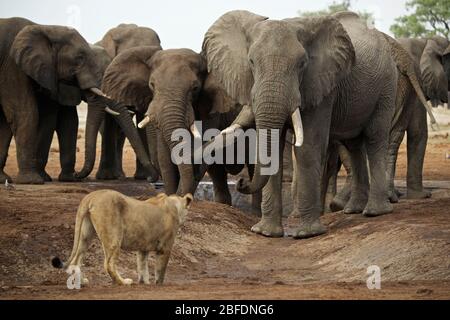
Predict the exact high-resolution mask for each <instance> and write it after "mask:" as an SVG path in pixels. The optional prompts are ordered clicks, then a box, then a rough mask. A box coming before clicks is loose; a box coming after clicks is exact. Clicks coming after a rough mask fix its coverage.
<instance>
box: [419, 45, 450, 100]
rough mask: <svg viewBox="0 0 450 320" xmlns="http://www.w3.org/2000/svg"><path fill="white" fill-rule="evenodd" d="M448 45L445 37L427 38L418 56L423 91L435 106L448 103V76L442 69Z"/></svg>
mask: <svg viewBox="0 0 450 320" xmlns="http://www.w3.org/2000/svg"><path fill="white" fill-rule="evenodd" d="M448 45H449V42H448V40H447V39H445V38H442V37H438V36H435V37H433V38H431V39H428V40H427V42H426V45H425V48H424V49H423V52H422V56H421V58H420V71H421V73H422V84H423V87H424V91H425V94H426V96H427V97H428V99H429V100H430V101H431V104H432V105H433V106H434V107H435V106H437V105H438V104H441V103H448V94H447V92H448V88H449V87H448V78H447V75H446V73H445V70H444V65H443V64H444V61H443V55H444V51H445V49H446V48H447V46H448Z"/></svg>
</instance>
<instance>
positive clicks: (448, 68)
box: [442, 45, 450, 91]
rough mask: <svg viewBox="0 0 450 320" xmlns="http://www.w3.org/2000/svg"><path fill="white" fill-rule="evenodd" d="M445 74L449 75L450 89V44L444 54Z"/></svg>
mask: <svg viewBox="0 0 450 320" xmlns="http://www.w3.org/2000/svg"><path fill="white" fill-rule="evenodd" d="M442 63H443V65H444V71H445V75H446V76H447V89H448V90H449V91H450V45H449V46H448V47H447V49H445V51H444V53H443V55H442Z"/></svg>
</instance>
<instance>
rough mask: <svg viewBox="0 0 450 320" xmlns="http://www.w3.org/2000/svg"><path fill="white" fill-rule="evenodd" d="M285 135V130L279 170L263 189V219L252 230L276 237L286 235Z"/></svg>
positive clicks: (281, 142)
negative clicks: (284, 207) (284, 190)
mask: <svg viewBox="0 0 450 320" xmlns="http://www.w3.org/2000/svg"><path fill="white" fill-rule="evenodd" d="M285 135H286V132H285V131H284V130H283V132H282V134H281V137H280V145H279V151H278V157H279V159H278V161H279V168H278V172H277V173H276V174H274V175H272V176H271V177H270V178H269V181H268V182H267V184H266V185H265V186H264V188H263V189H262V200H261V220H260V221H259V222H258V223H257V224H255V225H254V226H253V227H252V229H251V230H252V232H254V233H258V234H261V235H263V236H266V237H274V238H275V237H282V236H283V235H284V230H283V224H282V217H283V204H282V202H283V197H282V194H281V189H282V186H283V151H284V139H285ZM272 156H274V155H272Z"/></svg>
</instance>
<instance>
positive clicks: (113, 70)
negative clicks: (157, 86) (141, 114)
mask: <svg viewBox="0 0 450 320" xmlns="http://www.w3.org/2000/svg"><path fill="white" fill-rule="evenodd" d="M159 50H161V47H150V46H148V47H146V46H142V47H137V48H132V49H128V50H125V51H124V52H122V53H121V54H119V55H118V56H117V57H116V58H114V60H113V61H112V62H111V64H110V65H109V66H108V68H107V69H106V71H105V75H104V77H103V85H102V90H103V92H104V93H105V94H107V95H109V96H110V97H111V98H112V99H114V100H116V101H119V102H121V103H123V104H125V105H129V106H135V107H136V108H138V109H139V110H147V108H148V105H149V104H150V102H151V100H152V97H153V96H152V92H151V90H150V87H149V85H148V81H149V78H150V73H151V63H150V60H151V58H152V56H153V55H154V54H155V53H156V52H158V51H159Z"/></svg>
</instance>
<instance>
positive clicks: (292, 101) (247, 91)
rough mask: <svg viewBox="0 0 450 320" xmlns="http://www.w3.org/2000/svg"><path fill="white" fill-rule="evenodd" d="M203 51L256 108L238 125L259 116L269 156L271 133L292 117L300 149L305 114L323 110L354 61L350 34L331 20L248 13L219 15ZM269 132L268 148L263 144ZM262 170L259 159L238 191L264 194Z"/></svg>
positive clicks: (229, 87)
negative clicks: (271, 17) (310, 111)
mask: <svg viewBox="0 0 450 320" xmlns="http://www.w3.org/2000/svg"><path fill="white" fill-rule="evenodd" d="M203 51H204V54H205V56H206V58H207V64H208V70H209V72H210V73H211V74H212V75H213V76H214V77H215V78H217V79H218V81H219V82H220V83H221V85H222V86H223V88H224V89H225V90H226V92H227V93H228V94H229V95H230V96H231V98H233V99H236V100H237V101H238V102H239V103H240V104H242V105H250V106H251V111H252V112H248V109H247V108H244V109H243V110H245V112H246V116H242V117H241V115H239V116H238V118H237V120H236V121H235V123H234V125H235V126H236V125H237V126H243V125H244V124H245V123H248V122H249V119H246V117H247V118H248V117H251V118H254V121H255V124H256V131H257V133H258V140H257V144H258V145H257V148H258V150H260V149H261V150H267V151H268V153H270V146H271V138H270V135H269V134H268V132H269V131H270V130H273V129H278V130H282V128H283V127H284V126H285V124H286V122H287V121H289V119H291V120H292V124H293V128H294V132H295V135H296V145H297V146H299V145H301V143H302V141H303V129H302V119H301V114H302V112H306V111H308V109H311V108H316V107H318V106H319V105H320V104H321V102H322V101H323V99H324V98H325V97H326V96H327V95H329V94H330V93H331V92H332V91H333V90H334V89H335V88H336V87H337V85H338V83H339V81H340V80H341V79H342V78H343V77H345V76H346V75H347V74H348V73H349V72H350V70H351V67H352V66H353V64H354V60H355V52H354V48H353V45H352V43H351V41H350V38H349V36H348V35H347V33H346V31H345V30H344V28H343V26H342V25H341V24H340V23H339V21H338V20H337V19H336V18H334V17H332V16H323V17H315V18H308V19H301V18H298V19H296V18H294V19H288V20H283V21H276V20H268V18H266V17H263V16H259V15H256V14H253V13H251V12H248V11H231V12H228V13H226V14H225V15H223V16H222V17H220V18H219V19H218V20H217V21H216V22H215V23H214V24H213V25H212V26H211V27H210V28H209V30H208V31H207V33H206V35H205V39H204V42H203ZM251 120H252V119H251ZM262 129H265V130H262ZM264 134H266V135H269V136H268V137H266V138H265V139H264V141H266V142H267V145H264V144H261V143H260V142H259V141H260V140H261V138H262V136H263V135H264ZM280 136H281V135H280ZM305 143H308V141H305ZM261 169H262V164H261V163H260V160H259V159H258V161H257V164H256V166H255V173H254V177H253V179H252V181H243V180H240V181H239V183H238V186H237V188H238V190H239V191H240V192H243V193H255V192H257V191H259V190H261V189H262V188H263V187H264V185H265V184H266V183H267V181H268V179H269V176H267V175H262V174H261Z"/></svg>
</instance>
